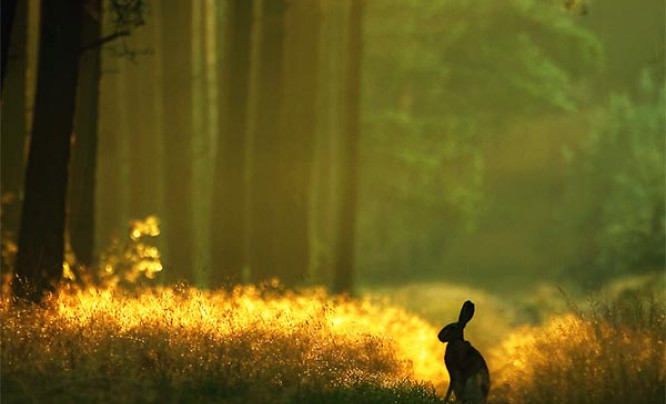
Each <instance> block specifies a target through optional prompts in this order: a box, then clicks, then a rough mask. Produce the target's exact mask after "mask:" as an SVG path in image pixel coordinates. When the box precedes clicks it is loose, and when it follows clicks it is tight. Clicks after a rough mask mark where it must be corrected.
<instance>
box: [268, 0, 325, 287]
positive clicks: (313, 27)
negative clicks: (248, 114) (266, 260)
mask: <svg viewBox="0 0 666 404" xmlns="http://www.w3.org/2000/svg"><path fill="white" fill-rule="evenodd" d="M286 17H287V19H286V24H285V27H286V35H285V51H284V52H285V57H284V60H285V70H284V73H285V74H284V86H283V88H284V91H283V94H284V99H283V110H282V114H283V115H282V124H283V126H282V131H281V137H280V139H279V143H278V144H279V148H278V149H277V152H278V153H279V158H280V161H279V173H280V177H279V178H278V189H277V192H276V193H275V197H276V198H275V203H274V206H275V208H277V210H278V212H279V214H278V215H277V216H276V226H275V237H276V238H275V245H276V252H277V254H276V262H275V268H274V272H275V273H276V274H277V275H278V276H279V277H280V279H282V281H283V282H284V283H285V284H286V285H287V286H295V285H297V284H298V283H302V282H303V281H304V280H305V278H307V277H308V274H309V267H310V248H309V246H310V237H309V235H310V232H309V230H310V228H309V226H310V223H309V220H308V219H309V216H310V215H309V214H310V211H309V202H310V183H311V175H312V159H313V152H314V141H315V132H316V126H317V102H316V100H317V69H318V48H319V26H320V24H319V22H320V9H319V2H318V1H316V0H298V1H294V2H292V3H290V6H289V8H288V12H287V15H286Z"/></svg>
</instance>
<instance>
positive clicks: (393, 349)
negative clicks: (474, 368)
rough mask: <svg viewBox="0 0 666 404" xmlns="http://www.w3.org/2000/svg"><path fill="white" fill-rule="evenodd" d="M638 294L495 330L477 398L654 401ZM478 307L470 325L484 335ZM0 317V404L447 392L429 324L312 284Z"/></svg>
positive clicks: (651, 349)
mask: <svg viewBox="0 0 666 404" xmlns="http://www.w3.org/2000/svg"><path fill="white" fill-rule="evenodd" d="M651 296H653V295H631V296H629V297H623V298H619V299H614V300H612V301H610V302H608V303H600V301H599V300H595V301H594V304H592V306H591V308H585V309H580V308H579V307H577V306H575V305H573V304H571V305H570V306H569V310H568V312H566V313H563V314H560V315H557V316H554V317H551V318H550V319H549V320H547V321H545V322H543V323H542V324H541V325H533V326H524V327H517V328H513V329H512V330H511V331H508V332H507V331H506V330H507V327H506V325H502V326H501V327H500V328H498V329H501V330H502V333H504V332H506V334H505V335H502V338H501V340H502V341H501V342H500V343H497V344H496V345H495V346H483V344H482V345H481V346H480V347H479V348H480V349H481V351H482V353H483V354H484V355H485V356H486V358H487V359H488V364H489V367H490V371H491V382H492V388H491V395H490V397H489V402H490V403H497V404H501V403H507V404H508V403H510V404H524V403H545V404H549V403H562V404H564V403H566V404H570V403H574V404H575V403H591V404H592V403H598V404H615V403H618V404H619V403H663V402H664V398H665V397H664V391H665V386H666V383H665V382H664V377H665V376H664V368H665V363H666V361H665V356H664V326H665V325H666V324H665V320H664V304H663V300H662V299H660V298H656V297H651ZM482 314H483V313H482V312H481V311H480V312H479V314H478V316H477V318H475V319H474V320H473V322H472V323H470V325H469V328H472V327H476V326H477V325H478V327H479V328H480V329H483V330H489V329H492V327H491V324H492V322H493V321H497V320H496V318H493V316H483V315H482ZM484 322H485V323H486V324H482V323H484ZM0 323H1V324H2V335H1V337H2V338H1V344H0V359H1V362H0V382H1V385H0V387H1V396H0V401H2V402H3V403H42V402H54V403H70V402H83V403H135V402H142V403H143V402H146V403H151V402H160V403H186V402H187V403H209V402H211V403H331V404H333V403H414V404H418V403H441V402H442V397H443V392H445V390H446V387H447V383H448V379H447V375H446V371H445V369H444V364H443V361H442V356H443V352H444V348H445V346H444V345H442V344H440V343H439V342H438V341H437V339H436V333H437V331H438V329H437V328H435V327H433V326H432V325H430V324H429V323H427V322H426V321H424V320H422V319H421V318H420V317H418V316H416V315H414V314H411V313H409V312H407V311H405V310H403V309H400V308H397V307H395V306H391V305H388V304H385V303H381V302H378V301H376V300H371V299H350V298H343V297H333V296H330V295H328V294H327V293H326V292H325V291H324V290H323V289H313V290H309V291H302V292H298V293H296V292H289V291H283V290H281V289H280V288H279V287H278V286H277V285H275V284H273V285H267V286H266V287H264V288H257V287H254V286H244V287H237V288H236V289H234V290H233V291H231V292H223V291H204V290H198V289H194V288H185V287H177V288H155V287H154V288H149V289H143V290H141V291H134V292H127V291H123V290H122V289H113V288H107V289H98V288H87V289H78V288H70V289H67V288H63V289H61V290H59V291H58V293H56V294H52V295H50V296H49V297H48V298H47V299H46V301H45V302H44V303H43V304H41V305H39V306H35V305H22V304H18V303H15V302H12V301H11V299H10V298H9V297H8V296H7V295H6V294H5V295H4V297H3V298H2V300H1V301H0ZM474 341H475V340H474V339H472V342H473V343H474Z"/></svg>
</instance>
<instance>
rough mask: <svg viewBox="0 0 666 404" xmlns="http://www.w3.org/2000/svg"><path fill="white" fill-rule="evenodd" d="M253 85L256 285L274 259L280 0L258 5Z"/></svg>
mask: <svg viewBox="0 0 666 404" xmlns="http://www.w3.org/2000/svg"><path fill="white" fill-rule="evenodd" d="M261 6H262V9H261V13H260V14H261V15H260V17H259V21H258V23H259V27H258V29H257V32H258V38H257V41H256V46H257V47H258V49H257V55H258V56H257V57H258V59H257V70H256V78H255V86H254V97H255V102H254V108H255V110H254V111H253V117H254V120H255V125H254V131H253V132H254V133H253V144H252V162H251V166H252V169H251V174H250V187H251V190H250V198H251V200H250V204H249V205H250V226H249V241H250V245H249V251H250V253H249V263H250V270H251V272H250V273H251V279H252V281H253V282H260V281H264V280H266V279H269V278H272V277H274V276H276V275H277V274H276V273H275V272H274V270H273V269H274V266H275V261H276V260H275V256H276V254H277V253H278V252H277V248H276V246H275V237H274V236H275V234H276V228H275V226H276V214H277V207H276V205H275V204H274V203H273V202H274V200H275V194H276V192H278V188H277V183H278V177H279V173H278V161H279V159H278V157H279V154H278V151H277V150H279V149H277V145H278V144H279V141H280V138H281V133H280V132H281V124H280V118H281V113H280V110H281V103H282V90H283V87H282V79H283V65H282V63H283V53H284V47H283V45H284V15H285V1H284V0H262V2H261Z"/></svg>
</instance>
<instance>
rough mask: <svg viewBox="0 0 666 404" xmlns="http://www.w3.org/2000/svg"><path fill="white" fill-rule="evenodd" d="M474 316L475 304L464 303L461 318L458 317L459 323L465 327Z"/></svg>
mask: <svg viewBox="0 0 666 404" xmlns="http://www.w3.org/2000/svg"><path fill="white" fill-rule="evenodd" d="M473 315H474V303H472V302H471V301H469V300H468V301H466V302H465V303H463V306H462V309H460V317H458V323H460V324H462V325H465V324H467V322H468V321H469V320H471V319H472V316H473Z"/></svg>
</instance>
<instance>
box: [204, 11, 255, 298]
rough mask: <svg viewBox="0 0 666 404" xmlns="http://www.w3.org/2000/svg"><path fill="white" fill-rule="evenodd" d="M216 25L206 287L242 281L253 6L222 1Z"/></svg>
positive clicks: (245, 236)
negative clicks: (218, 54) (219, 46)
mask: <svg viewBox="0 0 666 404" xmlns="http://www.w3.org/2000/svg"><path fill="white" fill-rule="evenodd" d="M225 4H226V8H225V13H226V19H225V21H224V24H222V29H223V30H224V31H223V33H222V38H223V39H224V41H225V42H224V44H223V47H224V48H223V53H222V58H221V74H220V76H221V80H220V90H219V91H220V96H221V100H220V101H221V102H220V113H219V139H218V146H217V156H216V162H215V173H214V175H213V177H214V180H213V181H214V182H213V195H212V204H211V223H212V226H211V237H210V239H211V254H210V256H211V262H212V267H213V272H212V273H211V276H210V284H211V286H214V287H215V286H220V285H224V284H227V285H232V284H235V283H239V282H241V281H242V270H243V266H244V265H245V252H246V242H247V221H246V218H247V212H246V200H247V192H248V191H247V178H246V177H247V159H246V155H247V147H248V129H247V127H248V99H249V91H250V50H251V49H250V48H251V43H250V39H251V34H252V16H253V2H252V1H247V0H228V1H227V2H226V3H225Z"/></svg>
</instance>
